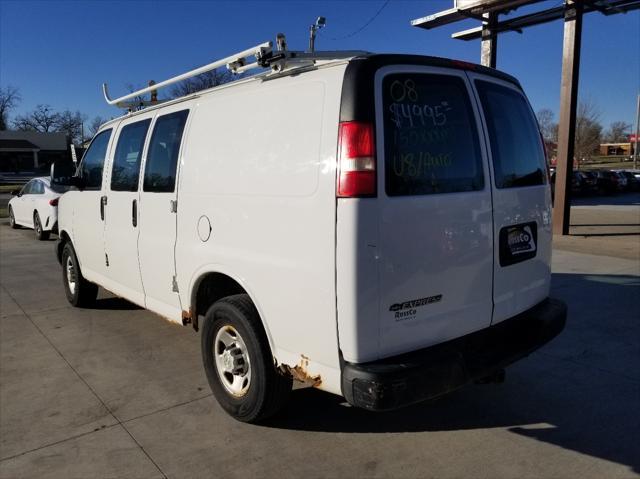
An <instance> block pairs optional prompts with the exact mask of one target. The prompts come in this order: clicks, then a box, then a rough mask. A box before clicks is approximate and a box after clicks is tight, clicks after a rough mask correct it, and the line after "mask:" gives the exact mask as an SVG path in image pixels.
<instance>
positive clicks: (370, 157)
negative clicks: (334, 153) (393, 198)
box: [336, 121, 376, 198]
mask: <svg viewBox="0 0 640 479" xmlns="http://www.w3.org/2000/svg"><path fill="white" fill-rule="evenodd" d="M337 180H338V184H337V185H336V196H338V197H339V198H358V197H363V196H365V197H366V196H375V194H376V145H375V139H374V134H373V125H372V124H371V123H364V122H359V121H345V122H342V123H340V129H339V131H338V176H337Z"/></svg>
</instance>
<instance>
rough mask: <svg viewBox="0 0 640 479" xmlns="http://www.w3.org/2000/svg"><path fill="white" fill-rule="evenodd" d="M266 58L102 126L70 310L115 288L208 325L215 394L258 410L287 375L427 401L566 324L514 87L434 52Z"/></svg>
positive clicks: (69, 271)
mask: <svg viewBox="0 0 640 479" xmlns="http://www.w3.org/2000/svg"><path fill="white" fill-rule="evenodd" d="M255 53H256V58H257V61H256V63H255V64H257V66H258V67H261V68H265V71H264V72H262V73H260V74H258V75H255V76H253V77H249V78H244V79H240V80H238V81H235V82H233V83H230V84H226V85H222V86H219V87H216V88H213V89H210V90H206V91H201V92H198V93H196V94H192V95H189V96H186V97H182V98H178V99H175V100H172V101H169V102H166V103H163V104H160V105H155V106H149V107H148V108H145V109H143V110H141V111H135V112H132V113H129V114H127V115H125V116H122V117H120V118H117V119H116V120H112V121H110V122H108V123H106V124H105V125H103V126H102V127H101V128H100V131H99V132H98V133H97V134H96V136H95V138H94V139H93V141H92V143H91V145H90V147H89V149H88V150H87V152H86V153H85V155H84V157H83V159H82V161H81V163H80V165H79V167H78V169H77V173H76V176H75V177H73V178H71V179H69V180H68V181H67V182H68V183H72V184H73V185H74V186H75V188H72V190H71V191H69V192H68V193H66V194H65V195H64V196H62V198H61V199H60V202H59V230H60V242H59V245H58V258H59V260H60V262H61V264H62V267H63V278H64V284H65V288H66V292H67V297H68V299H69V301H70V302H71V303H72V304H73V305H76V306H84V307H90V305H91V303H92V302H93V301H94V300H95V298H96V294H97V288H98V286H101V287H103V288H105V289H106V290H109V291H111V292H113V293H115V294H116V295H118V296H121V297H123V298H126V299H127V300H129V301H131V302H133V303H136V304H138V305H140V306H143V307H145V308H147V309H149V310H151V311H153V312H155V313H157V314H159V315H160V316H163V317H165V318H167V319H169V320H170V321H175V322H177V323H180V324H191V325H193V327H194V328H195V329H196V330H198V329H200V330H201V338H202V355H203V362H204V367H205V370H206V373H207V377H208V380H209V383H210V385H211V388H212V390H213V393H214V394H215V396H216V398H217V399H218V401H219V402H220V404H221V405H222V406H223V408H224V409H225V410H226V411H227V412H228V413H229V414H231V415H232V416H234V417H235V418H237V419H239V420H242V421H250V422H253V421H259V420H261V419H264V418H266V417H268V416H270V415H272V414H274V413H275V412H277V411H278V410H280V409H281V408H282V407H283V405H284V404H285V401H286V400H287V397H288V395H289V391H290V390H291V387H292V380H299V381H303V382H306V383H307V384H311V385H313V386H315V387H317V388H319V389H322V390H325V391H329V392H331V393H334V394H338V395H342V396H344V397H345V398H346V400H347V401H348V402H349V403H351V404H352V405H354V406H358V407H362V408H366V409H369V410H386V409H393V408H397V407H400V406H404V405H407V404H412V403H415V402H418V401H422V400H426V399H430V398H433V397H436V396H439V395H441V394H444V393H446V392H449V391H452V390H454V389H456V388H458V387H460V386H462V385H464V384H466V383H468V382H471V381H474V380H481V379H483V378H486V377H490V376H492V375H494V374H495V373H496V372H499V371H502V369H503V368H504V367H505V366H506V365H508V364H510V363H512V362H514V361H516V360H517V359H519V358H522V357H524V356H526V355H527V354H529V353H530V352H532V351H533V350H535V349H537V348H538V347H540V346H541V345H543V344H544V343H546V342H547V341H549V340H550V339H551V338H553V337H554V336H556V335H557V334H558V333H559V332H560V331H561V330H562V329H563V327H564V323H565V318H566V308H565V306H564V304H563V303H562V302H560V301H557V300H553V299H550V298H549V297H548V294H549V282H550V259H551V224H550V220H551V195H550V190H549V185H548V179H547V178H548V175H547V169H546V161H545V157H544V150H543V145H542V142H541V138H540V134H539V130H538V127H537V123H536V119H535V117H534V115H533V113H532V110H531V108H530V106H529V103H528V101H527V99H526V97H525V95H524V93H523V91H522V89H521V87H520V85H519V83H518V81H517V80H515V79H514V78H512V77H511V76H508V75H506V74H504V73H501V72H498V71H495V70H491V69H488V68H484V67H480V66H477V65H472V64H468V63H462V62H458V61H453V60H447V59H442V58H432V57H424V56H410V55H374V54H366V53H350V54H349V53H345V54H338V53H325V54H320V53H316V54H296V53H295V52H288V51H284V50H283V51H271V49H270V48H269V45H267V46H265V45H263V46H260V48H259V49H258V50H256V52H255ZM251 55H252V53H251V52H249V51H245V52H242V55H240V54H239V55H238V56H237V59H236V61H231V60H230V59H229V58H228V59H225V60H224V61H222V63H225V64H228V65H229V67H230V68H232V69H234V71H242V70H245V69H248V65H247V63H246V61H245V60H244V58H246V57H248V56H251ZM230 58H231V57H230ZM211 65H216V66H218V65H220V62H216V63H214V64H211ZM252 65H253V64H252ZM203 68H204V67H203ZM202 71H203V69H198V70H194V72H196V73H201V72H202ZM190 73H193V72H190ZM187 76H189V74H184V75H181V76H179V77H176V79H184V78H186V77H187ZM176 79H172V80H171V81H169V80H168V81H167V82H163V83H159V84H157V85H156V86H155V87H154V88H161V87H163V86H165V85H166V84H169V82H173V80H176ZM148 91H150V90H149V89H144V90H141V91H140V92H135V93H134V94H132V95H135V94H142V93H146V92H148ZM132 95H128V96H126V97H123V98H121V99H118V100H109V102H110V103H116V104H121V105H122V103H123V101H124V100H125V99H127V98H129V97H131V96H132ZM105 97H107V98H108V94H107V92H106V89H105ZM57 168H58V171H60V170H61V168H60V167H57ZM55 171H56V169H55V168H54V170H53V176H54V180H56V173H55ZM56 181H58V182H64V181H63V180H61V179H60V178H58V179H57V180H56Z"/></svg>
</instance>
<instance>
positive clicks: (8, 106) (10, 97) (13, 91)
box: [0, 85, 22, 130]
mask: <svg viewBox="0 0 640 479" xmlns="http://www.w3.org/2000/svg"><path fill="white" fill-rule="evenodd" d="M20 100H22V98H21V97H20V91H19V90H18V89H17V88H16V87H13V86H11V85H9V86H6V87H5V88H0V130H6V129H7V127H8V125H9V112H10V111H11V110H13V109H14V108H15V107H16V106H17V105H18V103H20Z"/></svg>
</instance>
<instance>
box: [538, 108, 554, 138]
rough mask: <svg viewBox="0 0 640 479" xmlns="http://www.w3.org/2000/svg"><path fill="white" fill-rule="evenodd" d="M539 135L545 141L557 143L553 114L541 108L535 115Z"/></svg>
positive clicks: (547, 109)
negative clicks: (538, 126)
mask: <svg viewBox="0 0 640 479" xmlns="http://www.w3.org/2000/svg"><path fill="white" fill-rule="evenodd" d="M536 117H537V118H538V125H540V133H542V137H543V138H544V140H545V141H548V142H553V143H557V142H558V124H557V123H556V121H555V114H554V113H553V111H552V110H550V109H549V108H543V109H541V110H538V112H537V113H536Z"/></svg>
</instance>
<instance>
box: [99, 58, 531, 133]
mask: <svg viewBox="0 0 640 479" xmlns="http://www.w3.org/2000/svg"><path fill="white" fill-rule="evenodd" d="M349 53H350V52H349ZM353 53H354V55H353V56H350V57H349V56H346V57H345V56H343V57H340V58H336V59H319V60H317V61H316V62H315V64H314V65H313V66H311V65H309V64H303V65H302V66H298V67H292V68H289V69H287V70H285V71H282V72H272V71H271V70H266V71H263V72H260V73H258V74H255V75H251V76H248V77H245V78H240V79H238V80H235V81H232V82H229V83H224V84H221V85H216V86H214V87H211V88H208V89H206V90H200V91H197V92H194V93H191V94H189V95H185V96H182V97H178V98H173V99H171V100H168V101H165V102H162V103H158V104H157V105H153V106H149V107H147V108H144V109H142V110H138V111H133V112H128V113H126V114H124V115H121V116H119V117H116V118H113V119H111V120H109V121H107V122H105V123H104V124H102V125H101V127H100V129H101V130H102V129H104V128H105V127H107V126H109V125H111V124H113V123H116V122H118V121H120V120H123V119H125V118H131V117H132V116H136V115H139V114H142V113H144V112H148V111H152V110H157V109H161V108H163V107H166V106H169V105H174V104H176V103H180V102H183V101H186V100H190V99H193V98H197V97H199V96H202V95H206V94H209V93H211V92H213V91H218V90H222V89H225V88H230V87H233V86H236V85H240V84H245V83H248V82H255V81H259V80H266V79H276V78H281V77H286V76H289V75H291V74H294V73H296V74H298V73H302V72H304V71H310V70H315V69H317V68H324V67H329V66H335V65H340V64H344V63H354V66H356V64H357V65H358V66H357V68H355V69H351V72H352V74H353V72H354V71H357V72H359V73H360V74H358V75H357V76H358V77H360V76H361V74H362V73H371V72H373V71H375V70H377V69H379V68H381V67H383V66H387V65H401V64H409V65H423V66H439V67H446V68H454V69H461V70H471V71H476V72H478V73H482V74H484V75H489V76H493V77H496V78H500V79H502V80H505V81H508V82H510V83H513V84H515V85H517V86H518V87H520V83H519V82H518V80H517V79H516V78H515V77H513V76H511V75H509V74H507V73H504V72H501V71H499V70H495V69H493V68H488V67H485V66H482V65H479V64H475V63H470V62H466V61H461V60H454V59H450V58H443V57H433V56H426V55H409V54H399V53H368V52H353ZM345 81H346V79H345ZM359 86H360V88H361V87H362V84H360V85H359Z"/></svg>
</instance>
